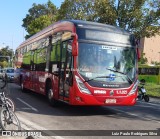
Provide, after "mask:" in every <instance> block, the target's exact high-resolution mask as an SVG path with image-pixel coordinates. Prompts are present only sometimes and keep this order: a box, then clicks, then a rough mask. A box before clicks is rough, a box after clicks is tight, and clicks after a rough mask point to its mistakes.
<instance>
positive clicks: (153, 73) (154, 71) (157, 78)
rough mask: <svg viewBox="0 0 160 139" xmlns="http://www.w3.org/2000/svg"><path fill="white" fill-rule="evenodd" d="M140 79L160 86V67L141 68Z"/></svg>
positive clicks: (139, 71)
mask: <svg viewBox="0 0 160 139" xmlns="http://www.w3.org/2000/svg"><path fill="white" fill-rule="evenodd" d="M138 74H139V79H142V78H143V79H145V80H146V81H147V82H154V83H158V84H160V67H139V68H138Z"/></svg>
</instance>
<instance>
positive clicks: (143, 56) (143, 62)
mask: <svg viewBox="0 0 160 139" xmlns="http://www.w3.org/2000/svg"><path fill="white" fill-rule="evenodd" d="M147 62H148V60H147V58H146V57H145V53H141V59H140V61H139V62H138V65H141V64H147Z"/></svg>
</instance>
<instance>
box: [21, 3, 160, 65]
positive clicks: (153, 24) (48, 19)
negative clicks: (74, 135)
mask: <svg viewBox="0 0 160 139" xmlns="http://www.w3.org/2000/svg"><path fill="white" fill-rule="evenodd" d="M28 12H29V14H27V15H26V18H24V19H23V25H22V26H23V27H24V28H25V29H26V31H27V32H28V36H26V37H30V36H32V35H33V34H35V33H36V32H38V31H40V30H42V29H43V28H44V27H46V26H48V25H49V24H51V23H52V22H54V21H58V20H64V19H77V20H89V21H95V22H100V23H105V24H111V25H115V26H119V27H121V28H123V29H125V30H128V31H130V32H131V33H133V34H135V36H136V38H138V39H140V38H143V37H151V36H154V35H155V34H157V33H160V32H159V30H160V2H159V0H81V1H80V0H64V2H63V3H62V4H61V7H60V9H59V10H58V9H57V8H56V6H55V5H54V4H53V3H52V2H51V1H50V0H49V1H48V2H47V4H38V5H37V4H35V3H34V4H33V6H32V8H30V9H29V11H28ZM145 62H146V59H143V60H142V63H145Z"/></svg>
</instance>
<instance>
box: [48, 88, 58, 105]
mask: <svg viewBox="0 0 160 139" xmlns="http://www.w3.org/2000/svg"><path fill="white" fill-rule="evenodd" d="M47 98H48V101H49V104H50V105H52V106H57V100H55V99H54V98H53V91H52V89H51V87H49V88H48V89H47Z"/></svg>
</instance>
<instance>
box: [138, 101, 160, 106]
mask: <svg viewBox="0 0 160 139" xmlns="http://www.w3.org/2000/svg"><path fill="white" fill-rule="evenodd" d="M138 102H139V103H142V104H149V105H153V106H160V103H157V104H153V103H151V102H143V101H138Z"/></svg>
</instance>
